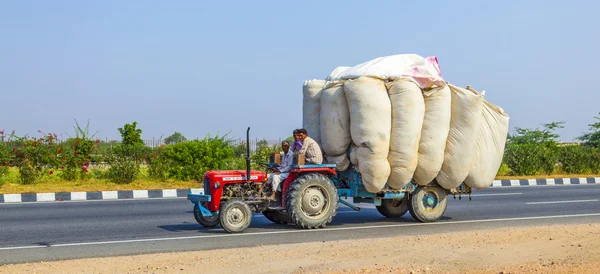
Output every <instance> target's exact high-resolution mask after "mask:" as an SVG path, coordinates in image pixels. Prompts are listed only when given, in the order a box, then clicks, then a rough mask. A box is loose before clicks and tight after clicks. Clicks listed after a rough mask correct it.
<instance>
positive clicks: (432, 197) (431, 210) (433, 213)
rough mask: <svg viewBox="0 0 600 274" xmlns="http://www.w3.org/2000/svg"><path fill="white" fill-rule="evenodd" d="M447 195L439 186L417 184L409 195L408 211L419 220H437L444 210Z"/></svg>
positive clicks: (424, 221)
mask: <svg viewBox="0 0 600 274" xmlns="http://www.w3.org/2000/svg"><path fill="white" fill-rule="evenodd" d="M447 196H448V194H447V193H446V191H445V190H444V189H443V188H441V187H440V186H419V187H417V188H416V189H415V191H414V192H413V193H412V195H411V197H410V202H409V204H408V211H409V212H410V215H411V216H412V217H413V218H414V219H415V220H417V221H419V222H423V223H426V222H434V221H437V220H438V219H439V218H440V217H442V215H444V212H446V207H447V206H448V199H447Z"/></svg>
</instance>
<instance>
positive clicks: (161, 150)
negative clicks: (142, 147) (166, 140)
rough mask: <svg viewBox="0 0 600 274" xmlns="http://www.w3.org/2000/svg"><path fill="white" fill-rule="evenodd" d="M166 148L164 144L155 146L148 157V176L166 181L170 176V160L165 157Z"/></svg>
mask: <svg viewBox="0 0 600 274" xmlns="http://www.w3.org/2000/svg"><path fill="white" fill-rule="evenodd" d="M165 149H166V147H165V146H164V145H163V146H159V147H156V148H153V149H151V150H150V152H149V154H148V157H147V158H146V163H147V164H148V176H149V177H150V178H152V179H155V180H159V181H161V182H164V181H166V180H167V179H168V176H169V173H168V171H169V161H168V160H167V158H166V157H165Z"/></svg>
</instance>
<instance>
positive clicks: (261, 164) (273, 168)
mask: <svg viewBox="0 0 600 274" xmlns="http://www.w3.org/2000/svg"><path fill="white" fill-rule="evenodd" d="M256 164H257V165H258V166H261V167H264V168H265V169H266V170H267V172H268V171H269V170H271V171H275V168H277V167H279V165H277V164H265V163H256Z"/></svg>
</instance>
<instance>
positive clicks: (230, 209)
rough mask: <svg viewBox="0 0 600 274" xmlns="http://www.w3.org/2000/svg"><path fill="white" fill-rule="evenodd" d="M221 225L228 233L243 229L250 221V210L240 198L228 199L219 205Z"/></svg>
mask: <svg viewBox="0 0 600 274" xmlns="http://www.w3.org/2000/svg"><path fill="white" fill-rule="evenodd" d="M219 219H220V220H221V227H223V229H225V231H227V232H229V233H239V232H242V231H244V230H245V229H246V228H248V226H250V222H251V221H252V210H251V209H250V207H249V206H248V204H246V203H245V202H244V201H242V200H238V199H234V200H229V201H227V202H225V203H223V204H222V205H221V211H220V212H219Z"/></svg>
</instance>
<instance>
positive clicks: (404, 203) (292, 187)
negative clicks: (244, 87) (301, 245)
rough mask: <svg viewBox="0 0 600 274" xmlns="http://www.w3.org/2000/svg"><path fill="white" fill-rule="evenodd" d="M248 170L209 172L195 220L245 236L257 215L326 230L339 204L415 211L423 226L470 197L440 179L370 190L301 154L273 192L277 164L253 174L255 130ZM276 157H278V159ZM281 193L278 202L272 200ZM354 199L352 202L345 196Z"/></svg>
mask: <svg viewBox="0 0 600 274" xmlns="http://www.w3.org/2000/svg"><path fill="white" fill-rule="evenodd" d="M246 139H247V142H246V154H245V159H246V170H217V171H208V172H206V173H205V174H204V178H203V181H202V185H203V193H191V192H190V193H189V194H188V195H187V199H188V200H190V201H191V202H192V203H193V204H194V209H193V213H194V217H195V219H196V221H197V222H198V223H199V224H201V225H202V226H204V227H216V226H217V225H219V224H220V225H221V227H222V228H223V229H224V230H225V231H227V232H229V233H239V232H243V231H244V230H245V229H246V228H248V226H249V225H250V223H251V221H252V216H253V213H254V212H256V213H262V214H263V215H264V216H265V217H266V218H267V219H268V220H270V221H272V222H274V223H291V224H294V225H296V226H297V227H300V228H304V229H317V228H323V227H325V226H326V225H328V224H329V223H330V222H331V221H332V219H333V218H334V216H335V215H336V214H337V209H338V204H339V203H341V204H344V205H346V206H348V207H350V208H352V209H353V210H357V211H358V210H360V207H357V206H356V205H355V204H357V203H373V204H374V205H375V207H376V209H377V211H379V213H381V214H382V215H383V216H385V217H388V218H398V217H401V216H403V215H404V214H406V213H407V212H410V215H411V216H412V217H413V218H414V219H415V220H417V221H419V222H434V221H436V220H438V219H439V218H440V217H441V216H442V215H443V214H444V212H445V211H446V207H447V203H448V200H447V196H448V194H452V195H456V194H458V195H459V197H460V195H461V194H469V195H470V193H471V188H470V187H468V186H466V185H465V184H461V185H460V186H459V187H457V188H455V189H452V190H446V189H444V188H442V187H440V186H439V185H438V184H437V183H436V182H435V181H433V182H431V183H430V184H429V185H426V186H419V185H417V184H416V183H415V182H410V183H409V184H407V185H406V186H404V187H403V188H402V189H391V188H389V187H387V186H386V187H385V188H384V189H383V190H381V191H380V192H377V193H371V192H368V191H367V190H366V189H365V187H364V185H363V183H362V180H361V175H360V173H359V172H358V171H356V169H355V168H354V167H353V166H350V167H349V168H348V169H346V170H344V171H341V172H339V171H337V170H336V165H334V164H318V165H316V164H304V161H303V157H302V155H299V156H298V161H297V163H295V164H294V165H293V166H292V170H291V171H290V174H289V176H288V177H287V178H286V180H285V181H283V182H282V183H281V184H280V186H281V189H270V186H269V184H268V183H267V180H268V173H267V172H268V171H269V170H272V169H273V168H274V167H276V166H277V164H278V163H277V160H276V159H275V161H273V160H271V161H270V163H268V164H265V163H259V164H260V165H261V166H262V167H264V168H265V171H257V170H250V145H249V144H250V142H249V141H250V128H248V129H247V131H246ZM275 158H276V157H275ZM271 191H276V199H275V200H269V199H268V198H267V197H268V196H269V195H270V194H271ZM350 197H352V198H353V199H352V203H349V202H348V201H346V198H350Z"/></svg>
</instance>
